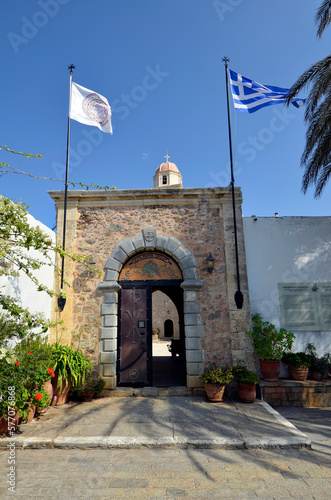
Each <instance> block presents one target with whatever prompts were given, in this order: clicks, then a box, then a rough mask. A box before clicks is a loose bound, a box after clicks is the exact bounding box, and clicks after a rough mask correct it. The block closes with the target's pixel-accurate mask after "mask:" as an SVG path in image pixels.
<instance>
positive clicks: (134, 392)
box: [101, 386, 205, 398]
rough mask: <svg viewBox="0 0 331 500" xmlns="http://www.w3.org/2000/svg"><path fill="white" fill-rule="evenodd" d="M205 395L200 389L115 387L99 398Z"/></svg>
mask: <svg viewBox="0 0 331 500" xmlns="http://www.w3.org/2000/svg"><path fill="white" fill-rule="evenodd" d="M204 394H205V390H204V389H203V388H202V387H194V388H190V387H185V386H176V387H115V389H106V390H103V391H102V393H101V397H106V398H114V397H118V398H123V397H136V398H141V397H143V398H156V397H159V398H168V397H173V396H191V397H192V396H201V395H204Z"/></svg>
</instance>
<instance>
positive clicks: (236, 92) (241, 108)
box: [230, 70, 306, 113]
mask: <svg viewBox="0 0 331 500" xmlns="http://www.w3.org/2000/svg"><path fill="white" fill-rule="evenodd" d="M230 83H231V89H232V96H233V103H234V107H235V110H236V111H237V112H243V113H254V112H255V111H258V110H259V109H261V108H264V107H265V106H271V105H272V104H282V103H284V101H285V99H286V96H287V94H288V91H289V89H282V88H280V87H271V86H270V85H269V86H268V87H267V86H266V85H261V83H257V82H254V80H249V78H246V77H245V76H242V75H239V74H238V73H235V72H234V71H231V70H230ZM305 102H306V99H299V98H294V99H292V100H291V103H292V104H293V106H295V107H296V108H300V107H301V106H303V105H304V103H305Z"/></svg>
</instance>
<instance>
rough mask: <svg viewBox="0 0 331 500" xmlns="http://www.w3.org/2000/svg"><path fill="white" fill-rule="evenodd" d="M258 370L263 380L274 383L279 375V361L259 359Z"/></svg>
mask: <svg viewBox="0 0 331 500" xmlns="http://www.w3.org/2000/svg"><path fill="white" fill-rule="evenodd" d="M260 370H261V373H262V376H263V379H264V380H266V381H267V382H276V381H277V380H278V379H279V374H280V360H279V359H276V360H272V361H271V360H266V359H265V360H263V359H260Z"/></svg>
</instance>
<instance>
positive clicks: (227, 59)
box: [222, 56, 230, 66]
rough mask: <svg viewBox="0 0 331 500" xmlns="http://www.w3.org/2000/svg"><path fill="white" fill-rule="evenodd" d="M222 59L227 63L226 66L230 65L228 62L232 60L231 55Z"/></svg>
mask: <svg viewBox="0 0 331 500" xmlns="http://www.w3.org/2000/svg"><path fill="white" fill-rule="evenodd" d="M222 61H223V62H224V63H225V66H227V65H228V62H230V59H229V57H226V56H224V57H223V58H222Z"/></svg>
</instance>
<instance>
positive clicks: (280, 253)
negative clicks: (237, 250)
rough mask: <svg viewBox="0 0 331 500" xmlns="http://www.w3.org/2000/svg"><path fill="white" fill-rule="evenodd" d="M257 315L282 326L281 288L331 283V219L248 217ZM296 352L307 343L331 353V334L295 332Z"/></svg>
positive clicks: (250, 282)
mask: <svg viewBox="0 0 331 500" xmlns="http://www.w3.org/2000/svg"><path fill="white" fill-rule="evenodd" d="M243 222H244V224H243V225H244V236H245V247H246V259H247V273H248V285H249V294H250V302H251V310H252V313H255V312H258V313H260V314H262V316H263V318H264V319H265V320H267V321H270V322H271V323H274V324H275V325H277V326H278V327H279V326H282V325H281V312H280V301H279V294H278V283H305V282H312V283H316V284H317V285H318V283H322V282H323V283H325V282H326V283H331V266H330V263H331V217H257V218H256V217H244V219H243ZM293 333H295V334H296V340H295V344H294V346H293V350H294V351H301V350H304V349H305V346H306V344H307V343H308V342H312V343H313V344H314V345H315V347H316V348H317V352H318V354H320V355H322V354H324V352H331V332H330V331H315V332H296V331H293Z"/></svg>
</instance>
